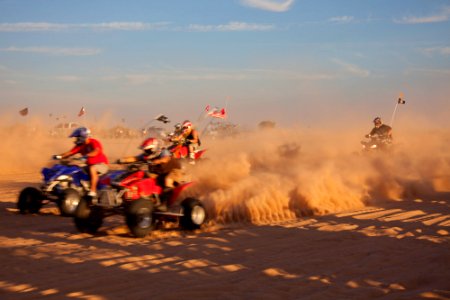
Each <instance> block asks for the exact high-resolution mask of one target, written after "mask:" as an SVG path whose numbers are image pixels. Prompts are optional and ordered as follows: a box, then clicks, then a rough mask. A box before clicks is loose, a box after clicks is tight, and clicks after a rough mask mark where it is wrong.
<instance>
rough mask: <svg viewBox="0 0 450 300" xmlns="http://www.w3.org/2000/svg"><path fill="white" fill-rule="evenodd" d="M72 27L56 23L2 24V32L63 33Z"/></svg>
mask: <svg viewBox="0 0 450 300" xmlns="http://www.w3.org/2000/svg"><path fill="white" fill-rule="evenodd" d="M70 27H71V25H69V24H55V23H45V22H41V23H1V24H0V32H1V31H3V32H20V31H61V30H67V29H69V28H70Z"/></svg>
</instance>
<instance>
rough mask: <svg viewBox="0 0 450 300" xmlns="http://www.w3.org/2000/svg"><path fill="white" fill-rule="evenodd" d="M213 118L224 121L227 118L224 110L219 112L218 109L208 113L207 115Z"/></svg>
mask: <svg viewBox="0 0 450 300" xmlns="http://www.w3.org/2000/svg"><path fill="white" fill-rule="evenodd" d="M208 115H210V116H211V117H213V118H220V119H225V118H226V117H227V113H226V112H225V108H222V109H221V110H219V109H218V108H216V109H214V110H213V111H211V112H210V113H208Z"/></svg>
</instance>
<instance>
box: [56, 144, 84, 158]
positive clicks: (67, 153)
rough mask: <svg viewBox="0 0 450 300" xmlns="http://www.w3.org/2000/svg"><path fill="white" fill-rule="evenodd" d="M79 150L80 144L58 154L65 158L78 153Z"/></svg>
mask: <svg viewBox="0 0 450 300" xmlns="http://www.w3.org/2000/svg"><path fill="white" fill-rule="evenodd" d="M80 151H81V146H75V147H73V148H72V149H70V150H69V151H67V152H64V153H62V154H60V156H61V158H67V157H70V156H72V155H74V154H77V153H80Z"/></svg>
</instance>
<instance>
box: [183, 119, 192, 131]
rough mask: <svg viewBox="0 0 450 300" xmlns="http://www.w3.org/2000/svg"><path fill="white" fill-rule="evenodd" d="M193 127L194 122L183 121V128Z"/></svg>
mask: <svg viewBox="0 0 450 300" xmlns="http://www.w3.org/2000/svg"><path fill="white" fill-rule="evenodd" d="M190 129H192V123H191V122H190V121H188V120H186V121H184V122H183V130H190Z"/></svg>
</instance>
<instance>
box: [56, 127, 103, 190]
mask: <svg viewBox="0 0 450 300" xmlns="http://www.w3.org/2000/svg"><path fill="white" fill-rule="evenodd" d="M90 135H91V131H90V130H89V129H88V128H86V127H80V128H77V129H75V130H74V131H73V132H72V134H71V135H70V136H69V137H74V138H76V140H75V147H73V148H72V149H71V150H69V151H67V152H65V153H63V154H61V155H55V157H56V158H66V157H70V156H72V155H75V154H78V153H79V154H81V155H83V156H85V157H86V163H87V166H88V169H89V175H90V178H91V187H90V191H89V193H88V196H91V197H95V196H97V182H98V177H99V175H103V174H105V173H106V172H108V158H107V157H106V155H105V154H104V153H103V147H102V144H101V143H100V142H99V141H98V140H96V139H94V138H91V136H90Z"/></svg>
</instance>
